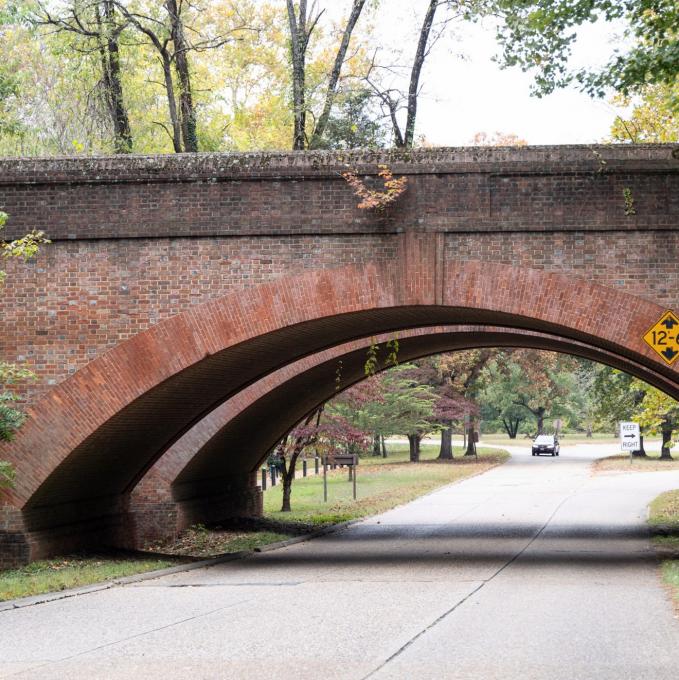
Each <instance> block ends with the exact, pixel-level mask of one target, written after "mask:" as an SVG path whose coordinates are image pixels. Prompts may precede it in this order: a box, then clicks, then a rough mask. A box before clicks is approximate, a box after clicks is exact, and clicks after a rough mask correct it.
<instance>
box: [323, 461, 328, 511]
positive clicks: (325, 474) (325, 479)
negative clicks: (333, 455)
mask: <svg viewBox="0 0 679 680" xmlns="http://www.w3.org/2000/svg"><path fill="white" fill-rule="evenodd" d="M323 502H324V503H327V502H328V461H327V459H326V457H325V456H323Z"/></svg>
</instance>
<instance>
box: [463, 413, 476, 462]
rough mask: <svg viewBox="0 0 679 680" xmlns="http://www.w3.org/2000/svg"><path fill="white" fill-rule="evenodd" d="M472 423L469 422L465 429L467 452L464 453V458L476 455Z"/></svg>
mask: <svg viewBox="0 0 679 680" xmlns="http://www.w3.org/2000/svg"><path fill="white" fill-rule="evenodd" d="M475 431H476V430H475V429H474V421H473V420H471V421H470V422H469V426H468V427H467V450H466V451H465V452H464V455H465V456H475V455H476V442H475V441H474V432H475Z"/></svg>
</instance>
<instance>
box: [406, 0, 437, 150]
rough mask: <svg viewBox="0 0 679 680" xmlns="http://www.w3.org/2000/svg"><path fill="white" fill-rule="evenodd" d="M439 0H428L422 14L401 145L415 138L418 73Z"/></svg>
mask: <svg viewBox="0 0 679 680" xmlns="http://www.w3.org/2000/svg"><path fill="white" fill-rule="evenodd" d="M439 4H440V0H430V1H429V7H428V8H427V13H426V14H425V16H424V22H423V23H422V28H421V29H420V39H419V40H418V43H417V50H416V52H415V59H414V60H413V68H412V70H411V72H410V86H409V87H408V115H407V119H406V127H405V134H404V135H403V146H405V147H407V148H411V147H412V145H413V141H414V139H415V119H416V117H417V97H418V95H419V94H420V92H419V90H420V73H421V72H422V66H423V64H424V60H425V58H426V56H427V43H428V42H429V33H430V32H431V27H432V24H433V23H434V15H435V14H436V8H437V7H438V6H439Z"/></svg>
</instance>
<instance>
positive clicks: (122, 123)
mask: <svg viewBox="0 0 679 680" xmlns="http://www.w3.org/2000/svg"><path fill="white" fill-rule="evenodd" d="M102 9H103V17H102V14H101V12H100V7H99V5H97V6H96V7H95V12H96V19H97V25H98V28H99V35H98V36H97V42H98V45H99V57H100V61H101V68H102V78H103V83H104V90H105V97H106V105H107V107H108V110H109V114H110V116H111V122H112V124H113V145H114V149H115V152H116V153H130V152H131V151H132V131H131V129H130V120H129V117H128V114H127V108H126V107H125V99H124V96H123V84H122V76H121V69H120V49H119V45H118V35H119V30H118V29H117V27H116V25H115V5H114V3H113V2H112V1H111V0H104V1H103V2H102Z"/></svg>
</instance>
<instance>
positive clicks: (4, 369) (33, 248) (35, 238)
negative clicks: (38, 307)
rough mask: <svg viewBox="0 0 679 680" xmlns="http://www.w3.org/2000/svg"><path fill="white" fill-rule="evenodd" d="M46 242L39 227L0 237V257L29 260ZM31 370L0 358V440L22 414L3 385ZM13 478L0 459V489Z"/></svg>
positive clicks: (0, 218) (0, 279)
mask: <svg viewBox="0 0 679 680" xmlns="http://www.w3.org/2000/svg"><path fill="white" fill-rule="evenodd" d="M6 222H7V214H6V213H4V212H0V230H2V229H3V228H4V226H5V224H6ZM44 243H49V241H48V240H47V239H46V238H45V235H44V234H43V233H42V232H41V231H33V232H31V233H30V234H27V235H26V236H24V237H22V238H19V239H15V240H14V241H3V240H2V239H0V258H20V259H22V260H24V261H25V260H29V259H30V258H32V257H35V255H36V254H37V252H38V249H39V247H40V246H41V245H42V244H44ZM4 281H5V272H4V271H0V288H1V287H2V284H3V283H4ZM34 378H35V376H34V375H33V373H32V372H31V371H29V370H27V369H26V368H24V367H22V366H17V365H16V364H10V363H7V362H4V361H0V441H11V440H12V438H13V437H14V434H15V433H16V431H17V430H18V429H19V428H20V427H21V425H22V424H23V422H24V421H25V419H26V417H25V415H24V414H23V413H22V412H21V411H19V410H18V409H15V408H13V407H12V406H10V404H11V403H12V402H15V401H17V399H16V397H15V396H14V394H12V393H11V392H9V391H8V390H7V389H4V390H3V389H2V387H3V386H4V388H7V387H10V386H11V385H14V384H16V383H18V382H21V381H23V380H30V379H34ZM13 481H14V470H13V469H12V466H11V465H10V464H9V463H7V462H6V461H0V489H2V488H7V487H11V486H12V484H13Z"/></svg>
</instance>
